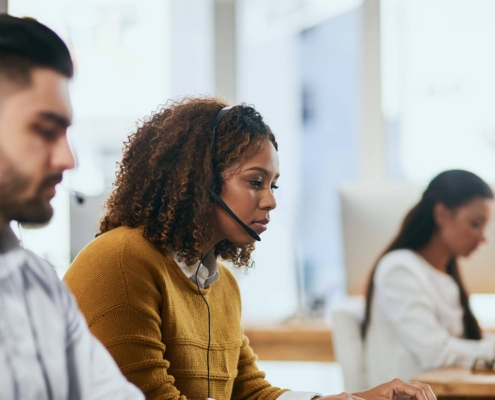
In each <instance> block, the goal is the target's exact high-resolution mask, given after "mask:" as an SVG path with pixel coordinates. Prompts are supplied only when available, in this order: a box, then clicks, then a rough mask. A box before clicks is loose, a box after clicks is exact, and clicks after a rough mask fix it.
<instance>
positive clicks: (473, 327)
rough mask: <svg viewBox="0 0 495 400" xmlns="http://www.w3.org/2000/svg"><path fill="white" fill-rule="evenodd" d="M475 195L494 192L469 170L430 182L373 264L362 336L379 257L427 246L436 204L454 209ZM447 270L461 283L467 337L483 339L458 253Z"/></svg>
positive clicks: (448, 172)
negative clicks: (464, 282)
mask: <svg viewBox="0 0 495 400" xmlns="http://www.w3.org/2000/svg"><path fill="white" fill-rule="evenodd" d="M476 197H481V198H487V199H493V193H492V190H491V189H490V187H489V186H488V185H487V184H486V182H484V181H483V180H482V179H481V178H480V177H479V176H477V175H475V174H473V173H471V172H468V171H463V170H450V171H445V172H442V173H441V174H439V175H437V176H436V177H435V178H434V179H433V180H432V181H431V182H430V184H429V185H428V187H427V188H426V190H425V192H424V193H423V197H422V198H421V200H420V202H419V203H418V204H416V205H415V206H414V207H413V208H412V209H411V210H410V211H409V213H408V214H407V215H406V217H405V219H404V221H403V222H402V226H401V228H400V231H399V233H398V234H397V236H396V237H395V239H394V240H393V241H392V243H390V245H389V246H388V247H387V248H386V250H385V251H384V252H383V254H382V255H381V256H380V257H379V259H378V261H377V262H376V263H375V265H374V267H373V270H372V272H371V275H370V278H369V281H368V286H367V291H366V311H365V318H364V321H363V325H362V332H361V333H362V336H363V338H364V337H365V336H366V331H367V329H368V326H369V324H370V319H371V304H372V301H373V292H374V276H375V271H376V268H377V265H378V262H379V260H380V259H381V258H382V257H383V256H384V255H385V254H387V253H390V252H391V251H392V250H398V249H410V250H419V249H421V248H422V247H423V246H425V245H426V244H427V243H428V242H429V241H430V239H431V237H432V236H433V233H434V232H435V230H436V224H435V219H434V216H433V209H434V206H435V204H437V203H442V204H444V205H445V206H446V207H448V208H450V209H455V208H457V207H460V206H462V205H464V204H466V203H468V202H469V201H471V200H472V199H474V198H476ZM446 272H447V274H449V275H450V276H451V277H452V278H453V279H454V281H455V283H457V286H458V287H459V293H460V303H461V306H462V309H463V325H464V337H465V338H466V339H473V340H478V339H481V329H480V326H479V324H478V321H477V320H476V318H475V316H474V315H473V312H472V311H471V308H470V307H469V296H468V293H467V291H466V289H465V287H464V284H463V283H462V279H461V275H460V273H459V268H458V265H457V259H456V258H455V257H453V258H452V259H451V260H450V261H449V263H448V265H447V271H446Z"/></svg>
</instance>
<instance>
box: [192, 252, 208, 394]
mask: <svg viewBox="0 0 495 400" xmlns="http://www.w3.org/2000/svg"><path fill="white" fill-rule="evenodd" d="M201 264H203V256H201V260H200V261H199V264H198V268H196V275H195V279H196V286H197V287H198V292H199V294H200V296H201V298H202V299H203V301H204V302H205V304H206V309H207V310H208V347H207V349H206V370H207V373H208V398H210V344H211V320H210V305H209V304H208V301H206V299H205V296H203V293H201V289H200V288H199V283H198V272H199V267H201ZM205 282H206V280H205Z"/></svg>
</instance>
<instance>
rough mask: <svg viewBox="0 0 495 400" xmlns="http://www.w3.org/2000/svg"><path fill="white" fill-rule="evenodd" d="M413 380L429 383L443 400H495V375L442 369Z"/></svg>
mask: <svg viewBox="0 0 495 400" xmlns="http://www.w3.org/2000/svg"><path fill="white" fill-rule="evenodd" d="M412 380H413V381H418V382H424V383H427V384H428V385H430V386H431V388H432V390H433V392H434V393H435V394H436V395H437V397H438V398H441V399H442V400H444V399H459V398H462V399H476V400H480V399H488V398H491V399H495V374H489V375H488V374H472V373H471V371H470V370H469V369H468V368H442V369H438V370H435V371H429V372H425V373H423V374H421V375H419V376H417V377H415V378H414V379H412Z"/></svg>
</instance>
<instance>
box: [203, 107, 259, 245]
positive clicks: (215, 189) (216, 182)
mask: <svg viewBox="0 0 495 400" xmlns="http://www.w3.org/2000/svg"><path fill="white" fill-rule="evenodd" d="M234 107H235V106H231V107H224V108H222V109H221V110H220V112H219V113H218V115H217V117H216V118H215V122H214V124H213V139H212V141H211V164H212V168H213V174H214V177H213V185H212V187H211V188H210V195H211V197H213V200H215V202H216V203H217V204H218V205H219V206H220V207H221V208H222V209H223V210H224V211H225V212H226V213H227V214H229V215H230V216H231V217H232V218H233V219H234V220H235V221H236V222H237V223H238V224H239V225H240V226H241V227H242V228H243V229H244V230H245V231H246V232H247V234H248V235H249V236H251V237H252V238H253V239H254V240H257V241H258V242H260V241H261V238H260V237H259V235H258V234H257V233H256V232H255V231H254V230H252V229H251V228H250V227H249V226H247V225H246V224H245V223H244V222H242V221H241V220H240V218H239V217H238V216H237V215H235V214H234V212H233V211H232V210H231V209H230V207H229V206H228V205H227V204H225V202H224V201H223V200H222V199H221V198H220V196H219V194H220V189H221V187H222V178H221V177H220V174H219V173H218V171H217V168H216V166H215V163H214V161H213V154H214V153H215V144H216V139H217V128H218V124H219V123H220V121H221V120H222V118H223V117H225V115H226V114H227V113H228V112H229V111H230V110H232V108H234Z"/></svg>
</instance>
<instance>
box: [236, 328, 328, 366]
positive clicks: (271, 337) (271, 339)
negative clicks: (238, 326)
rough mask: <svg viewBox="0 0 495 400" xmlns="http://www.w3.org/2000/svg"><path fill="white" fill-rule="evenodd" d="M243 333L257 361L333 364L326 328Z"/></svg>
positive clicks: (248, 330) (249, 331) (261, 330)
mask: <svg viewBox="0 0 495 400" xmlns="http://www.w3.org/2000/svg"><path fill="white" fill-rule="evenodd" d="M244 333H245V334H246V336H247V337H248V338H249V341H250V344H251V347H252V348H253V349H254V352H255V353H256V354H257V355H258V357H259V358H260V360H277V361H288V360H290V361H335V356H334V354H333V345H332V332H331V329H330V327H329V326H328V325H326V324H314V323H313V324H301V325H272V326H266V325H263V326H262V327H257V326H252V325H251V326H246V327H245V328H244Z"/></svg>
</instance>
